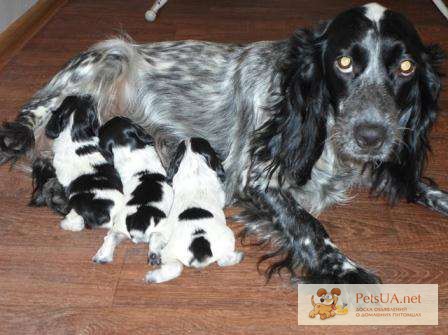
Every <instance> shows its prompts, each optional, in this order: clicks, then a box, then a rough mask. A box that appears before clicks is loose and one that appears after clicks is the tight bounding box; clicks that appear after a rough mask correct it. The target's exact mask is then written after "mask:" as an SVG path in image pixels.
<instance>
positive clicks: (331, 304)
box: [309, 287, 348, 320]
mask: <svg viewBox="0 0 448 335" xmlns="http://www.w3.org/2000/svg"><path fill="white" fill-rule="evenodd" d="M340 295H341V290H340V289H339V288H337V287H335V288H333V289H332V290H331V292H330V293H328V292H327V290H326V289H324V288H320V289H319V290H318V291H317V299H316V301H315V300H314V295H312V296H311V304H312V305H313V307H314V308H313V310H312V311H311V312H310V314H309V316H310V318H315V317H316V315H319V316H320V318H321V320H325V319H328V318H332V317H333V316H335V315H336V314H347V313H348V308H347V307H346V306H347V304H342V305H337V302H338V299H339V296H340Z"/></svg>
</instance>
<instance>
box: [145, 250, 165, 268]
mask: <svg viewBox="0 0 448 335" xmlns="http://www.w3.org/2000/svg"><path fill="white" fill-rule="evenodd" d="M148 264H150V265H160V264H162V257H161V256H160V254H158V253H155V252H150V253H149V256H148Z"/></svg>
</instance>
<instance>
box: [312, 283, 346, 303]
mask: <svg viewBox="0 0 448 335" xmlns="http://www.w3.org/2000/svg"><path fill="white" fill-rule="evenodd" d="M340 295H341V290H340V289H338V288H336V287H335V288H333V289H332V290H331V292H330V293H328V292H327V290H325V289H324V288H320V289H319V290H318V291H317V297H318V299H317V302H318V303H319V304H321V305H325V306H331V305H333V306H336V304H337V302H338V296H340Z"/></svg>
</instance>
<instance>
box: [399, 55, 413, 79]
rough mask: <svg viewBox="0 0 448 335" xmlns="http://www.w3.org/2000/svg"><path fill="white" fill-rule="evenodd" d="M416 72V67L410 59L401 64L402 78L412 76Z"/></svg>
mask: <svg viewBox="0 0 448 335" xmlns="http://www.w3.org/2000/svg"><path fill="white" fill-rule="evenodd" d="M414 71H415V65H414V63H412V61H410V60H409V59H407V60H404V61H402V62H401V63H400V74H401V75H402V76H405V77H406V76H410V75H411V74H413V73H414Z"/></svg>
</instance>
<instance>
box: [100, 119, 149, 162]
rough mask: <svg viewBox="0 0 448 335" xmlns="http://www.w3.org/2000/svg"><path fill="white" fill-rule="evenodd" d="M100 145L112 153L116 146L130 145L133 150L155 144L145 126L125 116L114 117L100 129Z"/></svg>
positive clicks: (106, 151)
mask: <svg viewBox="0 0 448 335" xmlns="http://www.w3.org/2000/svg"><path fill="white" fill-rule="evenodd" d="M99 138H100V147H101V149H103V150H104V151H105V153H107V154H108V155H112V149H113V148H114V147H129V148H130V149H131V150H136V149H143V148H144V147H145V146H147V145H151V146H152V145H154V141H153V138H152V137H151V136H150V135H149V134H148V133H146V132H145V131H144V130H143V128H141V127H140V126H138V125H137V124H135V123H134V122H132V121H131V120H130V119H128V118H125V117H114V118H113V119H111V120H109V121H108V122H106V123H105V124H104V125H103V126H102V127H101V128H100V131H99Z"/></svg>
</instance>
